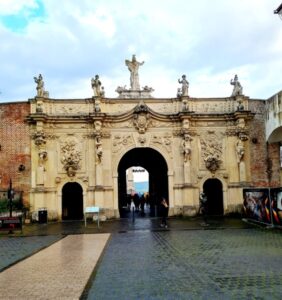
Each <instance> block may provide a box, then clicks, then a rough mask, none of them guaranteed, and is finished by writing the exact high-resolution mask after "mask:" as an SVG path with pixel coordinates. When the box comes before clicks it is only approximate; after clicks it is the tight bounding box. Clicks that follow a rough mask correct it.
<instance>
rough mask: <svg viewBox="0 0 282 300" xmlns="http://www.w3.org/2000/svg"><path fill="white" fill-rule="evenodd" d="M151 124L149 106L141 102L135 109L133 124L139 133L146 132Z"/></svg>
mask: <svg viewBox="0 0 282 300" xmlns="http://www.w3.org/2000/svg"><path fill="white" fill-rule="evenodd" d="M149 124H150V114H149V109H148V106H147V105H145V104H144V103H142V102H141V103H140V104H139V105H138V106H136V107H135V109H134V114H133V125H134V126H135V128H136V129H137V130H138V132H139V133H145V132H146V130H147V128H148V125H149Z"/></svg>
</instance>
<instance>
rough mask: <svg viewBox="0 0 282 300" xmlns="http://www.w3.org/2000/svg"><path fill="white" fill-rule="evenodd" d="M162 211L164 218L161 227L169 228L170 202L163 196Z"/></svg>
mask: <svg viewBox="0 0 282 300" xmlns="http://www.w3.org/2000/svg"><path fill="white" fill-rule="evenodd" d="M160 213H161V218H162V221H161V227H165V228H167V216H168V202H167V200H166V198H165V197H162V198H161V203H160Z"/></svg>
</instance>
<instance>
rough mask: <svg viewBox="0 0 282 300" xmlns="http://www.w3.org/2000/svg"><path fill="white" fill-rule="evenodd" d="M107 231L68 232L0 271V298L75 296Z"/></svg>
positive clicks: (94, 261) (102, 245)
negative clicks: (95, 232)
mask: <svg viewBox="0 0 282 300" xmlns="http://www.w3.org/2000/svg"><path fill="white" fill-rule="evenodd" d="M109 236H110V234H106V233H105V234H87V235H86V234H80V235H69V236H67V237H65V238H63V239H61V240H60V241H58V242H57V243H54V244H53V245H51V246H50V247H48V248H46V249H44V250H42V251H40V252H38V253H36V254H34V255H33V256H31V257H29V258H27V259H25V260H23V261H21V262H19V263H17V264H15V265H14V266H12V267H10V268H8V269H6V270H4V271H3V272H1V273H0V299H46V300H47V299H48V300H49V299H66V300H69V299H79V297H80V295H81V294H82V292H83V290H84V287H85V285H86V283H87V281H88V279H89V277H90V275H91V273H92V271H93V269H94V267H95V265H96V263H97V262H98V260H99V257H100V255H101V252H102V251H103V249H104V246H105V244H106V242H107V240H108V238H109Z"/></svg>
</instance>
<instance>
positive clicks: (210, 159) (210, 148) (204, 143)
mask: <svg viewBox="0 0 282 300" xmlns="http://www.w3.org/2000/svg"><path fill="white" fill-rule="evenodd" d="M200 143H201V150H202V158H203V160H204V162H205V166H206V168H207V169H208V170H209V171H211V172H215V171H216V170H218V169H219V167H220V164H221V162H222V160H221V157H222V142H221V139H220V137H219V135H218V134H216V133H215V132H214V131H208V132H207V134H206V135H205V136H203V137H201V138H200Z"/></svg>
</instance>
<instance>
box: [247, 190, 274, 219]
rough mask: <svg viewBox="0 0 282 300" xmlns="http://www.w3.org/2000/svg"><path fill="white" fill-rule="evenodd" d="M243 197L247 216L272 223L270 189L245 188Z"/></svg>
mask: <svg viewBox="0 0 282 300" xmlns="http://www.w3.org/2000/svg"><path fill="white" fill-rule="evenodd" d="M243 198H244V202H243V206H244V211H245V215H246V217H247V218H250V219H254V220H257V221H259V222H263V223H269V224H270V223H271V215H270V199H269V189H243Z"/></svg>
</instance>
